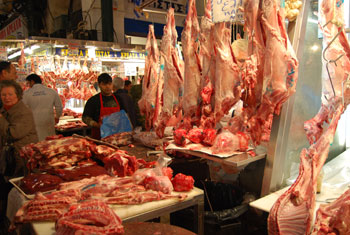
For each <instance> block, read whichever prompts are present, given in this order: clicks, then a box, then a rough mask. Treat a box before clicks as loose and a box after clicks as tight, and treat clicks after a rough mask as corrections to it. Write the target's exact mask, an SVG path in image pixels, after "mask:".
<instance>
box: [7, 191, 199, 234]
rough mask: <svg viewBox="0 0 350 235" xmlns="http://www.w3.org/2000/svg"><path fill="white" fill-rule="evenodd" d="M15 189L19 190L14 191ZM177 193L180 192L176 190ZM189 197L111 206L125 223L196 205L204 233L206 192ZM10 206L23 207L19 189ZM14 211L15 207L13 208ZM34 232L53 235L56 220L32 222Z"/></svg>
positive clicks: (195, 192) (195, 193)
mask: <svg viewBox="0 0 350 235" xmlns="http://www.w3.org/2000/svg"><path fill="white" fill-rule="evenodd" d="M13 190H15V191H17V192H14V191H13ZM175 194H178V193H176V192H175ZM187 194H188V197H187V198H186V199H185V200H183V201H178V200H177V199H166V200H161V201H153V202H147V203H143V204H140V205H111V208H112V209H113V210H114V211H115V212H116V213H117V215H118V216H119V217H120V218H121V219H122V221H123V223H128V222H142V221H147V220H150V219H153V218H158V217H161V216H164V215H167V214H169V213H172V212H175V211H179V210H182V209H185V208H187V207H191V206H194V209H195V215H194V216H195V218H194V221H195V224H196V228H197V231H196V232H197V234H201V235H202V234H204V194H203V191H202V190H201V189H198V188H194V189H193V190H192V191H190V192H188V193H187ZM10 195H11V196H9V200H8V207H9V208H14V207H17V208H19V207H21V205H23V204H24V203H25V202H26V201H25V199H24V197H23V195H21V194H19V193H18V190H17V189H12V190H11V192H10ZM12 211H13V209H12ZM7 216H8V217H9V218H10V219H12V218H13V212H12V213H9V210H8V211H7ZM32 230H33V231H32V232H33V233H34V234H43V235H51V234H55V222H34V223H32Z"/></svg>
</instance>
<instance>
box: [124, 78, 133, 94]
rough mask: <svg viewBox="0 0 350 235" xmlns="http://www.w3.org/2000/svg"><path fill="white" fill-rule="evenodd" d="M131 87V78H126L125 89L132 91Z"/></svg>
mask: <svg viewBox="0 0 350 235" xmlns="http://www.w3.org/2000/svg"><path fill="white" fill-rule="evenodd" d="M131 87H132V83H131V82H130V81H129V80H126V81H125V82H124V90H126V91H127V92H128V93H130V90H131Z"/></svg>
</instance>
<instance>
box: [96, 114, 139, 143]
mask: <svg viewBox="0 0 350 235" xmlns="http://www.w3.org/2000/svg"><path fill="white" fill-rule="evenodd" d="M130 131H132V126H131V123H130V120H129V117H128V115H127V114H126V112H125V111H124V110H120V111H119V112H115V113H112V114H111V115H109V116H106V117H104V118H103V121H102V125H101V138H104V137H106V136H110V135H113V134H116V133H120V132H130Z"/></svg>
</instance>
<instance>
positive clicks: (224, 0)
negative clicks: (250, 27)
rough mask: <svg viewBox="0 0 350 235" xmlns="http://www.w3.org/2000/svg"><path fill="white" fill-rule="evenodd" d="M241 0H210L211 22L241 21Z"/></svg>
mask: <svg viewBox="0 0 350 235" xmlns="http://www.w3.org/2000/svg"><path fill="white" fill-rule="evenodd" d="M242 5H243V0H211V15H212V17H213V22H215V23H217V22H235V23H236V22H243V12H242V11H241V10H239V8H240V7H242Z"/></svg>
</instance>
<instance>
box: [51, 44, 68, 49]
mask: <svg viewBox="0 0 350 235" xmlns="http://www.w3.org/2000/svg"><path fill="white" fill-rule="evenodd" d="M65 46H66V45H59V44H55V45H53V47H59V48H63V47H65Z"/></svg>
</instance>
